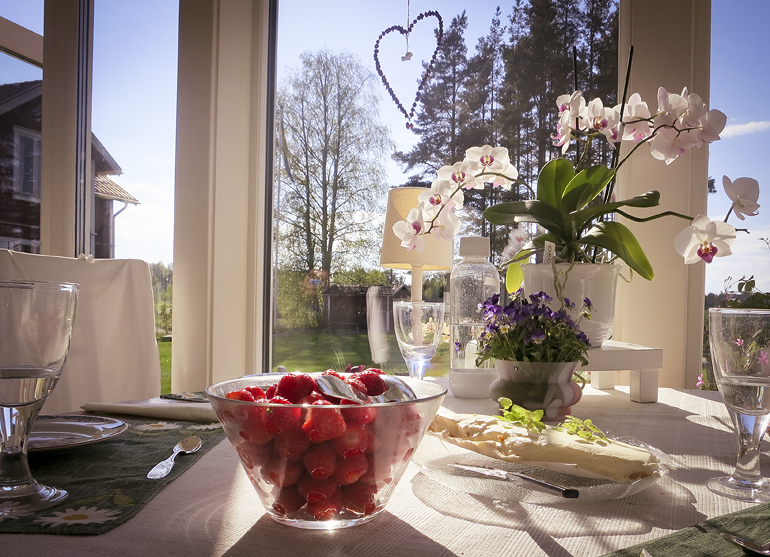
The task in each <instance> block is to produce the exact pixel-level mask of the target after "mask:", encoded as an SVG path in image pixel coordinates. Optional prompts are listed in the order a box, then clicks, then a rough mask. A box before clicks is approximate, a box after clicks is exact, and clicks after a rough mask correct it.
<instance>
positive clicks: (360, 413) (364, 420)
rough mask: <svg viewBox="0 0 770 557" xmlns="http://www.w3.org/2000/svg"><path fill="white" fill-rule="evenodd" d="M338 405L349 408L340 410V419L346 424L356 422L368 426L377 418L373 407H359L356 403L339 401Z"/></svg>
mask: <svg viewBox="0 0 770 557" xmlns="http://www.w3.org/2000/svg"><path fill="white" fill-rule="evenodd" d="M340 404H342V405H343V406H350V408H343V409H342V410H341V412H342V417H343V418H345V421H346V422H348V424H349V423H350V422H358V423H360V424H368V423H371V422H372V421H374V418H376V417H377V409H376V408H375V407H373V406H359V404H358V403H356V402H353V401H352V400H341V401H340Z"/></svg>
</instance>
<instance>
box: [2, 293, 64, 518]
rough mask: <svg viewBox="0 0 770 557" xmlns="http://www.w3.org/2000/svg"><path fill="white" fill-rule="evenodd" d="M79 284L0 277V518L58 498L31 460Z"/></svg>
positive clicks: (60, 494) (59, 493)
mask: <svg viewBox="0 0 770 557" xmlns="http://www.w3.org/2000/svg"><path fill="white" fill-rule="evenodd" d="M77 294H78V285H77V284H71V283H59V282H20V281H0V519H2V518H4V517H13V516H17V515H18V516H23V515H27V514H29V512H31V511H35V510H38V509H43V508H46V507H50V506H52V505H55V504H57V503H58V502H60V501H62V500H63V499H65V498H66V497H67V492H66V491H64V490H62V489H58V488H56V487H48V486H44V485H41V484H39V483H38V482H36V481H35V479H34V478H33V477H32V474H31V473H30V470H29V465H28V463H27V443H28V441H29V433H30V431H31V429H32V425H33V424H34V422H35V420H36V419H37V416H38V414H39V413H40V409H41V408H42V407H43V403H44V402H45V400H46V398H48V395H49V394H50V393H51V390H52V389H53V388H54V386H55V385H56V383H57V381H58V380H59V376H60V375H61V368H62V365H64V360H65V358H66V357H67V351H68V350H69V344H70V334H71V332H72V322H73V319H74V317H75V302H76V300H77Z"/></svg>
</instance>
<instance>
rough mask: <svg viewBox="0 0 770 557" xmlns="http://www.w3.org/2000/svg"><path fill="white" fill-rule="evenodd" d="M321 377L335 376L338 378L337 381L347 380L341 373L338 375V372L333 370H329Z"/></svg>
mask: <svg viewBox="0 0 770 557" xmlns="http://www.w3.org/2000/svg"><path fill="white" fill-rule="evenodd" d="M321 375H333V376H334V377H336V378H337V379H342V380H343V381H344V380H345V378H344V377H343V376H342V375H340V374H339V373H337V372H336V371H334V370H333V369H327V370H326V371H324V372H323V373H322V374H321Z"/></svg>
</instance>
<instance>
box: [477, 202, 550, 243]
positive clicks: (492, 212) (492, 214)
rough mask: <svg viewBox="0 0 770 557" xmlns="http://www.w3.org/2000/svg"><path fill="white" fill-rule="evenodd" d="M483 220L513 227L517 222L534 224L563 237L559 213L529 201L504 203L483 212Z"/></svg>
mask: <svg viewBox="0 0 770 557" xmlns="http://www.w3.org/2000/svg"><path fill="white" fill-rule="evenodd" d="M484 218H485V219H487V220H488V221H489V222H491V223H492V224H503V225H508V226H510V225H513V224H515V223H517V222H536V223H538V224H539V225H540V226H542V227H543V228H545V229H547V230H550V231H551V232H553V233H554V234H556V235H564V219H563V217H562V215H561V213H560V212H559V211H558V210H557V209H556V208H554V207H552V206H551V205H550V204H548V203H544V202H542V201H538V200H537V199H530V200H527V201H506V202H503V203H498V204H497V205H493V206H492V207H490V208H489V209H487V210H486V211H484Z"/></svg>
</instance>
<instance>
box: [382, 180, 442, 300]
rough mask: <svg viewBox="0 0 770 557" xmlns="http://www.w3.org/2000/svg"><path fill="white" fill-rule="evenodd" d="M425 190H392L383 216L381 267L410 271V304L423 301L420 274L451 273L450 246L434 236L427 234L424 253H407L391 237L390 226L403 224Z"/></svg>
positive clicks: (415, 188) (412, 188)
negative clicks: (425, 272) (432, 272)
mask: <svg viewBox="0 0 770 557" xmlns="http://www.w3.org/2000/svg"><path fill="white" fill-rule="evenodd" d="M422 191H425V188H419V187H403V188H393V189H391V190H390V191H389V192H388V208H387V212H386V213H385V230H384V231H383V233H382V250H381V251H380V266H381V267H387V268H389V269H405V270H411V271H412V301H413V302H420V301H422V272H423V271H449V270H451V269H452V247H453V243H452V242H450V241H448V240H442V239H440V238H438V237H437V236H434V235H433V234H426V235H425V236H424V238H425V249H423V250H422V253H418V252H417V250H407V249H406V248H405V247H402V246H401V240H400V239H399V238H398V236H396V235H395V234H394V233H393V225H394V224H396V223H397V222H398V221H401V220H406V217H407V215H408V214H409V211H411V210H412V209H414V208H415V207H417V206H418V205H419V201H418V200H417V196H418V195H419V194H420V192H422Z"/></svg>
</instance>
